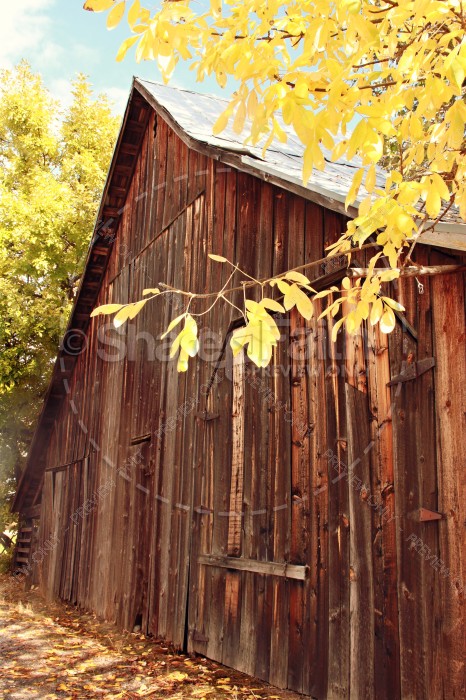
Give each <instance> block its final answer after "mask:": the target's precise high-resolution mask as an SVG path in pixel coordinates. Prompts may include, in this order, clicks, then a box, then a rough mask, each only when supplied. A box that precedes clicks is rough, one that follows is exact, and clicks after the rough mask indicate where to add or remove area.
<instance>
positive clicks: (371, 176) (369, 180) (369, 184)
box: [366, 165, 376, 193]
mask: <svg viewBox="0 0 466 700" xmlns="http://www.w3.org/2000/svg"><path fill="white" fill-rule="evenodd" d="M375 175H376V173H375V165H371V167H370V168H369V170H368V171H367V175H366V190H367V191H368V192H369V193H371V192H373V191H374V187H375Z"/></svg>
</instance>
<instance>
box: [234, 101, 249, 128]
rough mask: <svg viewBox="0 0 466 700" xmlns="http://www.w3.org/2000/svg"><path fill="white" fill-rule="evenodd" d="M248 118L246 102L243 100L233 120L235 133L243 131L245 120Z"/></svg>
mask: <svg viewBox="0 0 466 700" xmlns="http://www.w3.org/2000/svg"><path fill="white" fill-rule="evenodd" d="M245 119H246V104H245V103H244V102H243V101H241V102H240V103H239V105H238V107H237V109H236V114H235V118H234V120H233V131H234V132H235V134H240V133H241V132H242V131H243V127H244V121H245Z"/></svg>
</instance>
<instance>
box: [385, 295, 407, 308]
mask: <svg viewBox="0 0 466 700" xmlns="http://www.w3.org/2000/svg"><path fill="white" fill-rule="evenodd" d="M382 299H383V301H384V302H385V304H386V305H387V306H390V307H391V308H392V309H395V311H404V310H405V307H404V306H403V305H402V304H399V303H398V302H397V301H394V299H390V298H389V297H382Z"/></svg>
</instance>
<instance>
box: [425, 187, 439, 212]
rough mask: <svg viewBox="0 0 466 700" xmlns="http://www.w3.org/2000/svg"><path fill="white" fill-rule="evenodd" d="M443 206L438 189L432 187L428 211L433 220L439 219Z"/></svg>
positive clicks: (427, 204) (428, 197)
mask: <svg viewBox="0 0 466 700" xmlns="http://www.w3.org/2000/svg"><path fill="white" fill-rule="evenodd" d="M441 206H442V201H441V199H440V195H439V193H438V191H437V190H436V189H434V188H433V187H430V188H429V190H428V192H427V199H426V211H427V213H428V214H429V216H430V217H431V218H432V219H435V218H437V216H438V215H439V212H440V208H441Z"/></svg>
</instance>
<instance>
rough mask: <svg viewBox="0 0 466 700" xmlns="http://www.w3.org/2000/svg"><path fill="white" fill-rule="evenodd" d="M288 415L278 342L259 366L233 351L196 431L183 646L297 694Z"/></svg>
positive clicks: (295, 528)
mask: <svg viewBox="0 0 466 700" xmlns="http://www.w3.org/2000/svg"><path fill="white" fill-rule="evenodd" d="M292 416H293V414H292V406H291V366H290V359H289V353H288V343H286V342H285V343H282V344H280V345H279V347H278V348H277V349H276V353H275V356H274V361H273V363H272V365H271V366H270V367H268V368H266V369H265V370H261V369H258V368H257V367H255V366H254V365H252V363H250V362H249V361H248V360H247V358H245V356H244V355H243V354H240V355H238V356H237V357H236V358H234V360H233V368H232V373H231V377H230V378H229V379H224V380H223V381H222V382H221V383H220V384H219V385H218V386H217V387H214V388H213V390H212V392H211V394H210V397H209V403H208V407H207V414H206V416H205V418H206V420H202V417H201V420H200V424H201V425H200V428H199V429H200V430H201V431H202V433H203V450H202V454H203V464H202V465H201V468H202V477H201V479H200V480H199V481H200V485H199V490H198V492H197V495H196V497H197V499H198V501H197V506H196V507H195V527H194V538H193V555H192V562H191V583H190V605H189V607H190V613H189V625H188V626H189V638H188V648H189V649H190V650H191V651H196V652H199V653H202V654H205V655H206V656H208V657H210V658H213V659H216V660H218V661H221V662H222V663H224V664H226V665H227V666H231V667H233V668H237V669H240V670H242V671H245V672H246V673H248V674H251V675H254V676H256V677H259V678H262V679H265V680H268V681H269V682H271V683H273V684H275V685H278V686H281V687H287V686H289V687H292V688H295V689H296V690H302V688H303V683H304V675H305V674H306V672H307V669H308V664H307V663H306V658H307V657H308V656H309V653H308V650H307V648H306V642H305V639H304V638H303V635H302V631H303V625H304V617H305V615H306V614H307V612H306V601H307V599H308V594H307V592H308V590H309V567H308V566H307V564H306V560H305V551H304V549H305V548H306V546H307V544H306V542H307V535H306V528H307V526H306V518H307V509H306V508H302V507H301V506H300V505H299V503H301V501H302V499H301V497H300V495H299V494H298V493H293V492H292V478H293V474H292V462H291V453H292V434H293V430H294V428H293V420H292ZM305 429H306V430H307V426H306V428H305ZM303 469H304V470H305V473H304V472H303V474H302V481H303V489H304V482H305V481H306V478H307V476H306V475H307V473H308V466H307V467H303ZM303 502H304V501H303ZM304 684H305V683H304Z"/></svg>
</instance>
